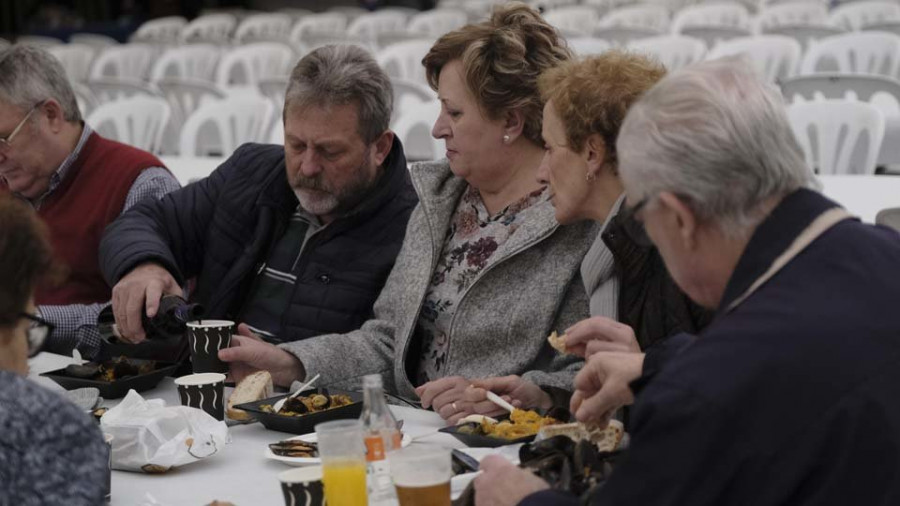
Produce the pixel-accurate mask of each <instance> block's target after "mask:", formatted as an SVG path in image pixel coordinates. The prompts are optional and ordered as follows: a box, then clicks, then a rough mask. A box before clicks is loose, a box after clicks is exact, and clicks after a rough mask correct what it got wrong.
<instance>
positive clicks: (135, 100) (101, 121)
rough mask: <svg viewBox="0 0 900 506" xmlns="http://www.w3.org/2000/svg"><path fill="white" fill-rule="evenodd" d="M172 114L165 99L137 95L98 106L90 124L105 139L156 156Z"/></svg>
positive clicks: (90, 118)
mask: <svg viewBox="0 0 900 506" xmlns="http://www.w3.org/2000/svg"><path fill="white" fill-rule="evenodd" d="M169 114H170V111H169V104H168V103H166V101H165V100H163V99H161V98H157V97H147V96H135V97H131V98H125V99H121V100H116V101H113V102H108V103H106V104H103V105H101V106H99V107H97V108H96V109H94V111H93V112H92V113H91V115H90V116H89V117H88V118H87V122H88V124H89V125H91V127H92V128H93V129H95V130H97V131H98V132H99V133H100V134H101V135H104V136H105V137H108V138H111V139H114V140H117V141H119V142H122V143H125V144H129V145H131V146H134V147H136V148H138V149H143V150H145V151H149V152H151V153H153V152H157V151H158V149H159V146H160V143H161V141H162V133H163V128H165V126H166V123H167V122H168V121H169ZM110 127H111V128H110Z"/></svg>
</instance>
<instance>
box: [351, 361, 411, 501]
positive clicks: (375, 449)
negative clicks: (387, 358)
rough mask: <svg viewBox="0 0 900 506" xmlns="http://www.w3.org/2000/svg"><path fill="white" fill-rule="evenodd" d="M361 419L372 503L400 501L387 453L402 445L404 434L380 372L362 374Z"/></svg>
mask: <svg viewBox="0 0 900 506" xmlns="http://www.w3.org/2000/svg"><path fill="white" fill-rule="evenodd" d="M360 420H362V423H363V437H364V440H365V443H366V461H367V462H368V479H367V484H368V492H369V504H370V505H391V504H397V492H396V490H394V483H393V481H391V473H390V467H389V466H388V460H387V454H388V453H389V452H391V451H392V450H395V449H399V448H400V441H401V435H400V429H399V428H398V427H397V419H396V418H394V415H393V413H391V410H390V409H389V408H388V405H387V402H386V401H385V398H384V386H383V384H382V382H381V375H380V374H371V375H369V376H365V377H363V411H362V415H361V416H360Z"/></svg>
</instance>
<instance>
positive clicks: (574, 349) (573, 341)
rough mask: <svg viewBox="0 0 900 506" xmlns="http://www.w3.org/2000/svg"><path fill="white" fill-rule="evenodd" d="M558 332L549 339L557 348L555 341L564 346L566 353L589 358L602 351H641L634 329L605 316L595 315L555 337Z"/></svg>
mask: <svg viewBox="0 0 900 506" xmlns="http://www.w3.org/2000/svg"><path fill="white" fill-rule="evenodd" d="M555 334H556V333H555V332H554V333H553V334H551V336H550V338H548V340H549V341H550V345H551V346H553V347H554V348H556V349H560V348H558V347H557V346H556V345H554V341H555V342H557V343H559V345H560V346H562V347H563V348H562V349H563V350H564V351H565V352H566V353H572V354H574V355H578V356H580V357H583V358H588V357H590V356H591V355H593V354H595V353H600V352H630V353H640V351H641V347H640V345H638V342H637V338H636V337H635V335H634V330H633V329H632V328H631V327H629V326H628V325H625V324H624V323H619V322H617V321H615V320H613V319H611V318H607V317H605V316H594V317H592V318H588V319H586V320H581V321H580V322H578V323H576V324H575V325H572V326H571V327H569V328H568V329H566V333H565V334H563V335H562V336H558V337H556V338H555V339H551V338H553V337H554V335H555Z"/></svg>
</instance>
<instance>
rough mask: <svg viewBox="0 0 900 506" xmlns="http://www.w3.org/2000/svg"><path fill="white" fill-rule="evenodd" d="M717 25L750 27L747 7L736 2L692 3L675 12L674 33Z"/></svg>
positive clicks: (721, 26) (719, 26)
mask: <svg viewBox="0 0 900 506" xmlns="http://www.w3.org/2000/svg"><path fill="white" fill-rule="evenodd" d="M689 27H690V28H693V27H704V28H705V27H717V28H738V29H744V30H749V29H750V14H749V13H748V12H747V8H746V7H744V6H743V5H741V4H739V3H736V2H723V3H714V4H701V5H691V6H688V7H685V8H684V9H681V10H680V11H678V13H676V14H675V17H674V18H673V19H672V33H684V29H685V28H689Z"/></svg>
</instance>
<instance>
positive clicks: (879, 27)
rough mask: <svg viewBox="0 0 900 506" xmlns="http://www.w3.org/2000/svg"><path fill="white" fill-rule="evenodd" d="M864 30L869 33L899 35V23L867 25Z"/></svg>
mask: <svg viewBox="0 0 900 506" xmlns="http://www.w3.org/2000/svg"><path fill="white" fill-rule="evenodd" d="M865 30H866V31H869V32H888V33H894V34H897V35H900V21H879V22H877V23H872V24H868V25H866V26H865Z"/></svg>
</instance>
